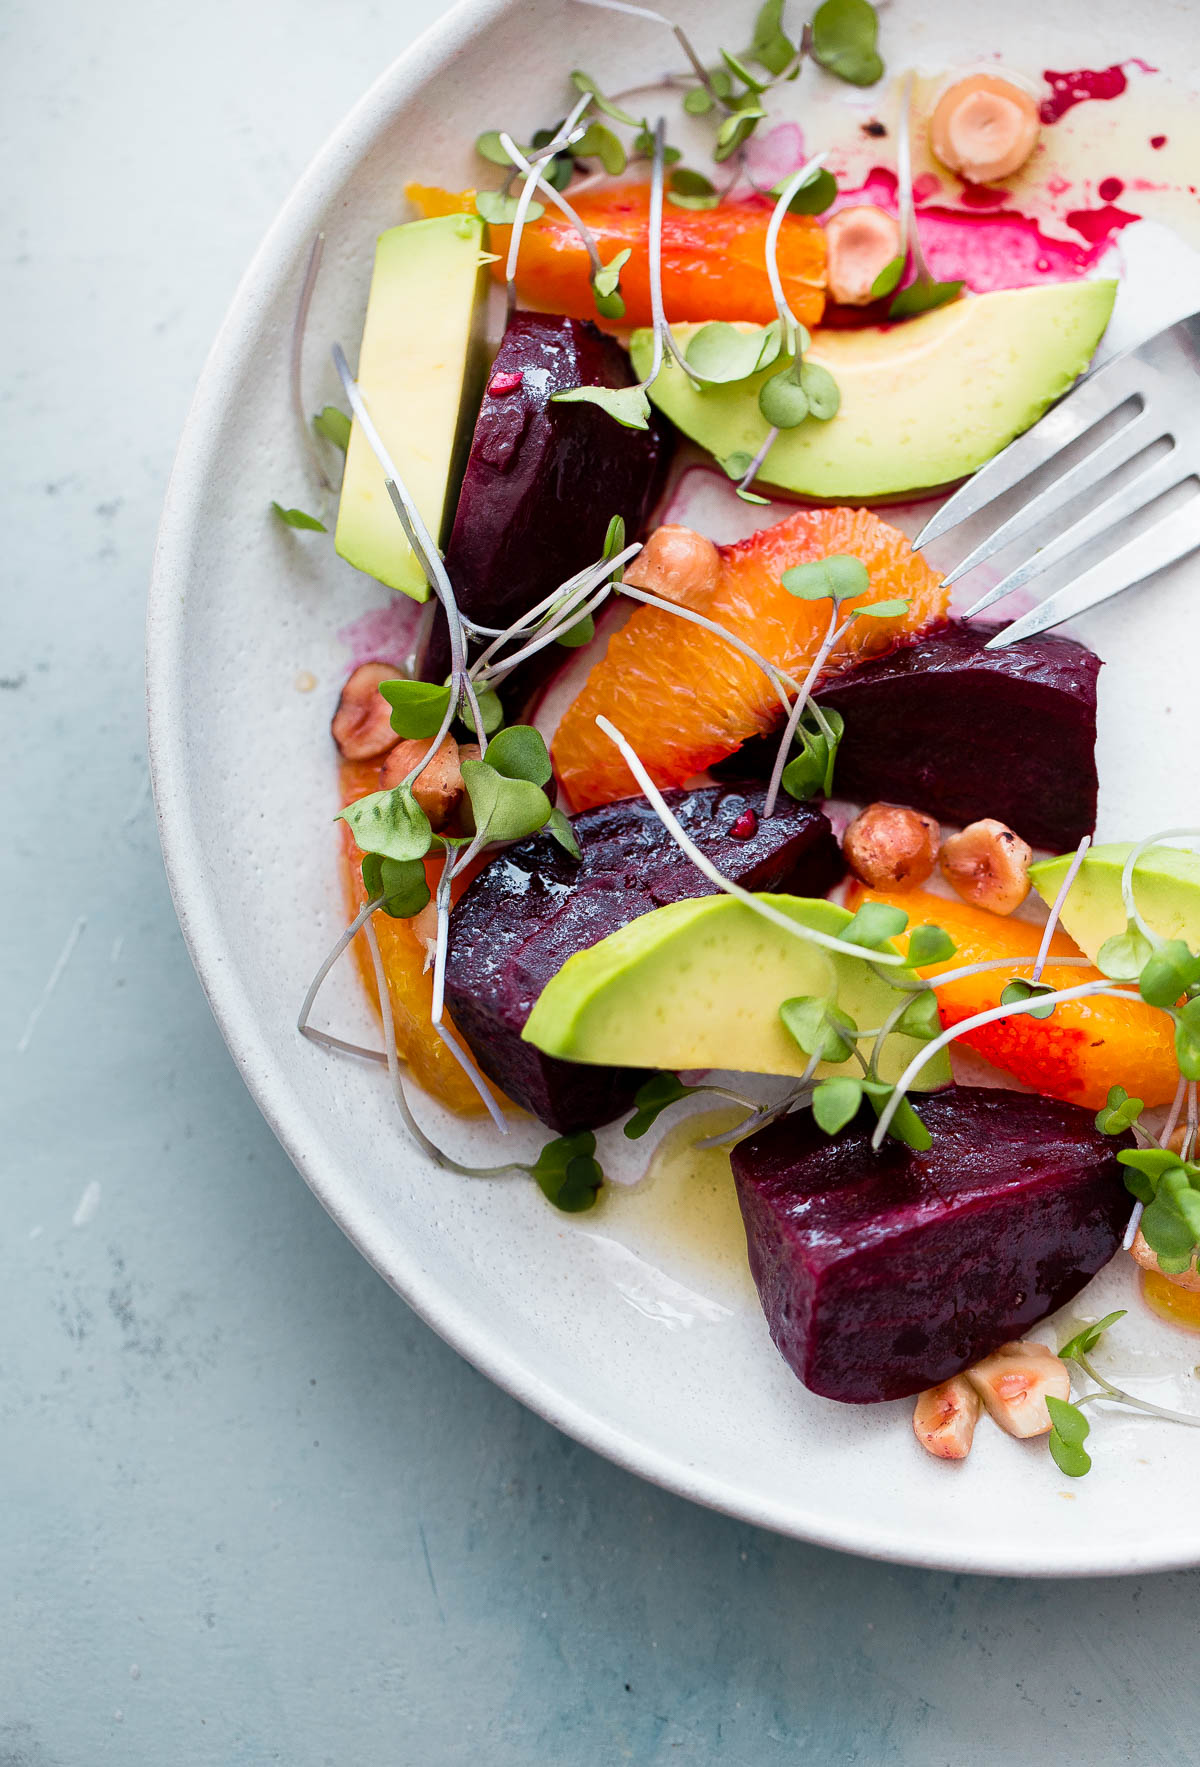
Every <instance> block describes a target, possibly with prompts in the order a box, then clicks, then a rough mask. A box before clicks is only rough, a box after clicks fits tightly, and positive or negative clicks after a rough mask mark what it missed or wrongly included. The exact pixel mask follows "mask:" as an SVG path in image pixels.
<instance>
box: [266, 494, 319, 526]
mask: <svg viewBox="0 0 1200 1767" xmlns="http://www.w3.org/2000/svg"><path fill="white" fill-rule="evenodd" d="M271 508H272V509H273V510H274V511H275V514H276V515H277V516H278V517H279V519H280V521H281V522H282V523H283V525H284V527H285V528H311V530H312V531H313V533H316V534H327V533H328V532H329V529H328V528H327V527H326V526H325V523H324V522H322V521H318V520H317V518H316V516H315V515H308V514H306V513H305V511H304V510H303V509H285V508H284V507H283V504H282V503H276V502H275V501H274V499H272V502H271Z"/></svg>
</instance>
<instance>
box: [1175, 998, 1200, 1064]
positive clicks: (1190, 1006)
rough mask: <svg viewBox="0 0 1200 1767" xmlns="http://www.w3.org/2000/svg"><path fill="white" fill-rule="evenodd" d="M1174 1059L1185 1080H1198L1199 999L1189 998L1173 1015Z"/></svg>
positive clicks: (1199, 1056)
mask: <svg viewBox="0 0 1200 1767" xmlns="http://www.w3.org/2000/svg"><path fill="white" fill-rule="evenodd" d="M1175 1060H1176V1061H1177V1062H1178V1064H1179V1071H1180V1073H1181V1074H1182V1075H1183V1077H1184V1079H1185V1080H1200V1000H1189V1001H1188V1003H1187V1005H1186V1006H1185V1007H1183V1008H1182V1009H1181V1010H1180V1011H1179V1012H1178V1013H1177V1014H1176V1016H1175Z"/></svg>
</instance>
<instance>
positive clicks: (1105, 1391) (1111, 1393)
mask: <svg viewBox="0 0 1200 1767" xmlns="http://www.w3.org/2000/svg"><path fill="white" fill-rule="evenodd" d="M1075 1360H1076V1361H1077V1362H1078V1363H1079V1366H1080V1367H1081V1368H1082V1369H1083V1372H1084V1373H1085V1374H1086V1375H1088V1376H1089V1377H1090V1378H1091V1379H1092V1380H1094V1381H1095V1383H1096V1385H1097V1386H1098V1387H1100V1388H1101V1389H1102V1390H1101V1391H1100V1392H1099V1393H1088V1394H1087V1395H1086V1397H1087V1398H1088V1399H1093V1400H1094V1399H1111V1400H1112V1401H1113V1403H1114V1404H1117V1405H1129V1406H1131V1407H1132V1408H1133V1410H1135V1411H1144V1412H1146V1413H1147V1415H1148V1416H1150V1417H1161V1418H1163V1419H1164V1420H1165V1421H1166V1422H1167V1423H1186V1424H1189V1425H1190V1426H1191V1427H1192V1428H1193V1429H1200V1415H1197V1414H1196V1413H1195V1412H1191V1411H1171V1410H1170V1409H1168V1407H1167V1406H1165V1405H1155V1404H1154V1403H1153V1401H1152V1400H1150V1399H1139V1398H1138V1397H1137V1396H1136V1395H1135V1394H1134V1393H1127V1392H1126V1391H1125V1389H1124V1388H1123V1387H1115V1386H1114V1385H1113V1383H1112V1382H1111V1381H1110V1380H1105V1378H1104V1376H1103V1375H1102V1374H1098V1373H1097V1372H1096V1370H1095V1369H1094V1368H1093V1367H1092V1364H1091V1362H1090V1361H1089V1360H1088V1358H1087V1357H1086V1356H1078V1357H1076V1358H1075ZM1080 1403H1081V1404H1082V1403H1083V1401H1082V1400H1081V1401H1080Z"/></svg>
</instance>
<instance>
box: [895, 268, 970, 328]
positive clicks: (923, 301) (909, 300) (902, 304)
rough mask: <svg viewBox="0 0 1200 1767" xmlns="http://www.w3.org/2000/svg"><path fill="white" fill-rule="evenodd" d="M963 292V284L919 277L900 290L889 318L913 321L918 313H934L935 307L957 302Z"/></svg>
mask: <svg viewBox="0 0 1200 1767" xmlns="http://www.w3.org/2000/svg"><path fill="white" fill-rule="evenodd" d="M962 291H963V284H962V283H961V282H930V281H926V280H923V279H922V278H921V277H918V278H917V280H916V281H915V282H910V283H909V285H908V287H907V288H902V289H901V290H900V293H899V294H898V295H897V296H896V298H895V300H894V301H893V302H892V304H891V306H890V307H889V308H888V318H889V319H912V318H914V317H915V316H916V314H918V313H932V311H933V309H934V308H935V307H944V306H945V305H946V304H947V302H949V301H955V300H957V299H958V297H959V295H960V294H961V293H962Z"/></svg>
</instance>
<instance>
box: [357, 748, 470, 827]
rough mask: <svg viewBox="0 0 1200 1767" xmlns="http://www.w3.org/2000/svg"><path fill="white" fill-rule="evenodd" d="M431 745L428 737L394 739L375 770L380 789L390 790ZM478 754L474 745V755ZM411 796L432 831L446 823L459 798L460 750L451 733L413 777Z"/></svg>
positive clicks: (456, 808)
mask: <svg viewBox="0 0 1200 1767" xmlns="http://www.w3.org/2000/svg"><path fill="white" fill-rule="evenodd" d="M472 746H473V745H472ZM432 747H433V739H432V738H431V737H424V736H422V737H415V738H413V739H411V740H410V741H407V742H398V743H397V744H396V746H395V748H394V749H393V750H392V752H391V754H390V755H389V756H388V758H387V760H386V761H385V762H384V763H383V766H382V767H381V768H380V770H379V785H380V790H382V791H391V790H393V789H394V788H395V787H396V786H398V785H400V784H401V783H402V782H403V781H404V780H405V779H407V778H408V775H409V774H410V773H411V772H412V770H413V768H414V767H415V766H417V765H418V764H419V762H421V761H423V760H424V759H425V756H426V755H428V754H429V751H430V749H431V748H432ZM478 755H479V751H478V749H476V750H475V758H476V759H478ZM413 797H414V798H416V800H417V802H418V804H419V805H420V806H421V808H422V810H424V812H425V814H426V816H428V818H429V822H430V826H431V827H432V828H433V829H434V830H435V831H438V830H440V829H443V828H445V827H447V825H448V824H449V823H450V821H451V820H452V818H453V817H454V815H455V813H456V812H457V810H458V807H459V805H460V804H461V803H462V799H463V776H462V751H460V749H459V746H458V744H457V743H456V742H455V740H454V738H453V737H452V736H444V737H443V738H442V741H441V744H440V746H439V748H438V751H437V753H436V754H435V755H433V756H432V757H431V758H430V760H429V762H428V763H427V765H426V766H425V767H424V768H423V769H422V771H421V772H420V773H419V774H418V775H417V777H416V779H415V780H414V781H413Z"/></svg>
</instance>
